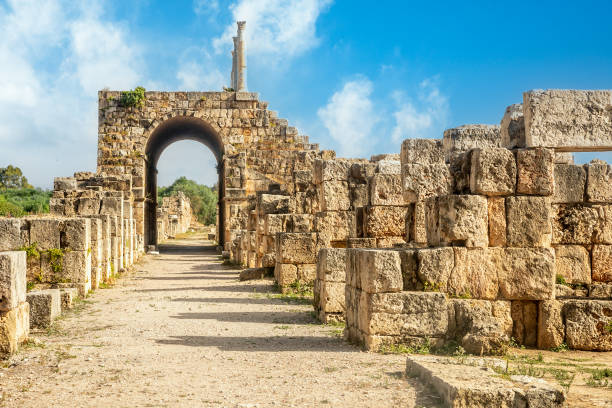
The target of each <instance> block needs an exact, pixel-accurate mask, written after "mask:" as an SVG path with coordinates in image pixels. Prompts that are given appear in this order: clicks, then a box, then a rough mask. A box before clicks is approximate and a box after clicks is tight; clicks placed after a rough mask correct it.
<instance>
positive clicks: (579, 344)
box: [563, 300, 612, 351]
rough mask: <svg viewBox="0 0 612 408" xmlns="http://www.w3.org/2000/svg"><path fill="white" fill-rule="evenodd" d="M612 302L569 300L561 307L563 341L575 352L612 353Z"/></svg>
mask: <svg viewBox="0 0 612 408" xmlns="http://www.w3.org/2000/svg"><path fill="white" fill-rule="evenodd" d="M611 311H612V301H605V300H569V301H566V302H565V304H564V305H563V314H564V316H565V340H566V343H567V345H568V346H569V347H570V348H572V349H576V350H594V351H612V332H611V331H610V330H608V329H607V327H608V325H609V324H610V321H611V320H610V317H611V316H610V315H611Z"/></svg>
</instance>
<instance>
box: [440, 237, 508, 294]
mask: <svg viewBox="0 0 612 408" xmlns="http://www.w3.org/2000/svg"><path fill="white" fill-rule="evenodd" d="M453 250H454V267H453V269H452V271H451V273H450V276H449V278H448V285H447V291H448V293H449V294H451V295H454V296H458V297H467V298H473V299H489V300H494V299H497V294H498V292H499V280H498V274H499V271H500V270H501V268H502V263H503V262H504V250H503V249H502V248H474V249H467V248H461V247H455V248H453Z"/></svg>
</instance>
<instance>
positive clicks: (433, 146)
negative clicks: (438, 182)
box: [400, 139, 444, 165]
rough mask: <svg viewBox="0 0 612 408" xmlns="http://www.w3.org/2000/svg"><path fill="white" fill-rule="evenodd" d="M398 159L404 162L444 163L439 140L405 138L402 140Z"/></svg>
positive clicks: (442, 149)
mask: <svg viewBox="0 0 612 408" xmlns="http://www.w3.org/2000/svg"><path fill="white" fill-rule="evenodd" d="M400 160H401V163H402V165H404V164H411V163H415V164H434V163H444V148H443V146H442V141H441V140H435V139H406V140H404V141H403V142H402V148H401V153H400Z"/></svg>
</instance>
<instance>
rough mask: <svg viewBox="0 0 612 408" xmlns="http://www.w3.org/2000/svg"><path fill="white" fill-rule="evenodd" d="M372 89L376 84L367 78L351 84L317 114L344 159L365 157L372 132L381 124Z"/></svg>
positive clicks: (348, 83) (334, 96)
mask: <svg viewBox="0 0 612 408" xmlns="http://www.w3.org/2000/svg"><path fill="white" fill-rule="evenodd" d="M372 90H373V85H372V82H371V81H370V80H369V79H367V78H365V77H361V78H358V79H356V80H353V81H349V82H347V83H346V84H344V86H343V87H342V89H341V90H340V91H338V92H336V93H334V94H333V95H332V97H331V98H330V99H329V102H328V103H327V105H326V106H324V107H323V108H320V109H319V110H318V111H317V114H318V116H319V119H321V121H322V122H323V124H324V125H325V127H326V128H327V131H328V132H329V135H330V136H331V137H332V139H334V140H335V141H336V142H337V143H338V145H339V152H338V153H340V155H342V156H347V157H348V156H358V155H360V154H363V153H364V152H366V151H367V148H368V145H369V144H370V143H371V140H372V130H373V129H374V126H375V125H376V124H377V123H378V121H379V115H377V113H376V112H375V110H374V104H373V103H372V100H371V94H372Z"/></svg>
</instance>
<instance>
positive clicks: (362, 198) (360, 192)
mask: <svg viewBox="0 0 612 408" xmlns="http://www.w3.org/2000/svg"><path fill="white" fill-rule="evenodd" d="M401 191H402V190H401V186H400V196H401ZM349 199H350V202H351V208H359V207H365V206H366V205H368V204H369V203H370V194H369V191H368V185H367V184H351V185H349Z"/></svg>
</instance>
